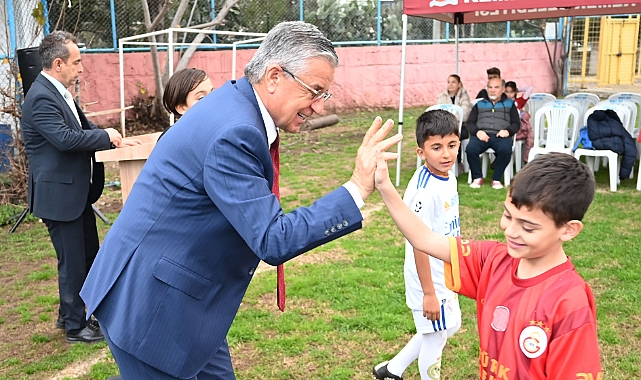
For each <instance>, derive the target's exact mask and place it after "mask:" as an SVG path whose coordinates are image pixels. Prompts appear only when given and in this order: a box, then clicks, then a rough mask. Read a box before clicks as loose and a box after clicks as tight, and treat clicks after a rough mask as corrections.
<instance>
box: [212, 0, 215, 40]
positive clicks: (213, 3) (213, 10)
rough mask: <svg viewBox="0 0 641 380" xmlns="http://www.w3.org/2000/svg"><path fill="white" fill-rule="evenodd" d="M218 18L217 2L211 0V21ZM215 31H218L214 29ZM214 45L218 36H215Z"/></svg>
mask: <svg viewBox="0 0 641 380" xmlns="http://www.w3.org/2000/svg"><path fill="white" fill-rule="evenodd" d="M215 18H216V0H211V21H214V19H215ZM214 29H216V28H215V27H214ZM214 43H216V34H214Z"/></svg>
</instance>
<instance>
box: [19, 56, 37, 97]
mask: <svg viewBox="0 0 641 380" xmlns="http://www.w3.org/2000/svg"><path fill="white" fill-rule="evenodd" d="M16 53H17V55H18V67H19V69H20V76H21V77H22V94H23V95H24V96H27V92H29V89H30V88H31V85H32V84H33V81H35V80H36V78H37V77H38V74H40V72H41V71H42V59H41V58H40V53H39V52H38V48H37V47H31V48H26V49H18V50H17V51H16Z"/></svg>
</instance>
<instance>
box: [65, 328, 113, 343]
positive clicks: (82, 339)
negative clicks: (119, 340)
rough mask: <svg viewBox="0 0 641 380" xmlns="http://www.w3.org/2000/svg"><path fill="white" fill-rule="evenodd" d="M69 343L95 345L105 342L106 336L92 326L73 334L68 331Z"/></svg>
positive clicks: (67, 339) (67, 338)
mask: <svg viewBox="0 0 641 380" xmlns="http://www.w3.org/2000/svg"><path fill="white" fill-rule="evenodd" d="M65 340H66V341H67V342H69V343H94V342H100V341H103V340H105V336H104V335H102V331H101V330H100V328H95V327H93V326H91V325H88V326H87V327H85V328H84V329H82V330H80V331H78V332H76V333H72V332H71V331H67V336H66V339H65Z"/></svg>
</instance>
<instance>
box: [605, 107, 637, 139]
mask: <svg viewBox="0 0 641 380" xmlns="http://www.w3.org/2000/svg"><path fill="white" fill-rule="evenodd" d="M610 104H618V105H622V106H624V107H626V108H627V109H628V110H630V116H629V117H628V120H626V121H625V122H624V121H623V120H621V122H622V123H623V127H624V128H625V129H626V130H627V131H628V132H630V134H631V135H632V137H634V129H635V124H636V122H637V105H636V103H634V102H633V101H631V100H625V99H608V100H604V101H601V102H599V103H597V104H596V105H597V106H601V105H604V106H606V107H607V106H608V105H610ZM637 136H638V134H637Z"/></svg>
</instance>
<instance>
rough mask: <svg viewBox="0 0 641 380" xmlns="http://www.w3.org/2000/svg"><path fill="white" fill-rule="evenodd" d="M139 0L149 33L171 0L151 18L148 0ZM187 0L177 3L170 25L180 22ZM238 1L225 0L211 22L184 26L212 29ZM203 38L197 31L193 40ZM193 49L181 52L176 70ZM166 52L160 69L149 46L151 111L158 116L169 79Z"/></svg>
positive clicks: (154, 27) (153, 39)
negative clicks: (153, 90) (152, 86)
mask: <svg viewBox="0 0 641 380" xmlns="http://www.w3.org/2000/svg"><path fill="white" fill-rule="evenodd" d="M141 1H142V10H143V15H144V18H145V29H146V31H147V33H150V32H153V31H155V30H156V29H158V27H159V25H161V24H162V20H163V19H164V17H165V16H166V15H167V11H168V10H169V6H170V5H171V4H172V1H173V0H164V3H163V5H162V7H161V8H160V9H159V11H158V13H157V15H156V16H155V17H154V19H153V20H152V18H151V17H152V16H151V13H150V11H149V2H148V1H149V0H141ZM189 1H190V0H180V3H179V4H178V8H177V10H176V14H175V15H174V18H173V20H172V21H171V26H172V27H174V26H177V25H180V24H181V20H182V18H183V16H184V14H185V11H186V10H187V7H188V5H189ZM194 1H197V0H194ZM239 1H240V0H226V1H225V4H223V6H222V8H221V10H220V11H219V12H218V14H217V15H216V18H215V19H214V20H212V21H211V22H208V23H205V24H201V25H196V26H189V23H187V25H186V26H188V27H190V28H192V29H202V30H210V29H213V28H214V27H215V26H216V25H220V24H222V22H223V21H224V20H225V17H226V16H227V13H228V12H229V11H230V10H231V9H232V8H233V7H234V6H235V5H236V4H237V3H238V2H239ZM204 38H205V34H204V33H199V34H197V35H196V37H195V38H194V41H193V42H194V43H199V42H201V41H202V40H203V39H204ZM149 41H150V42H152V43H155V42H156V37H155V36H151V37H149ZM195 51H196V46H193V45H192V46H190V47H189V48H188V49H187V50H185V51H184V52H181V56H180V59H179V60H178V64H177V66H176V70H180V69H184V68H185V67H187V64H188V63H189V60H190V59H191V57H192V56H193V55H194V52H195ZM167 53H168V54H167V56H166V57H165V62H164V66H163V68H162V70H161V68H160V59H159V57H158V49H157V48H156V46H155V45H152V46H151V57H152V63H153V69H154V80H155V84H156V97H155V100H154V104H153V107H154V110H153V112H152V113H154V114H155V115H159V116H160V115H161V114H163V113H164V110H163V108H162V94H163V92H164V88H165V84H166V83H167V80H168V79H169V54H173V52H167Z"/></svg>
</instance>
